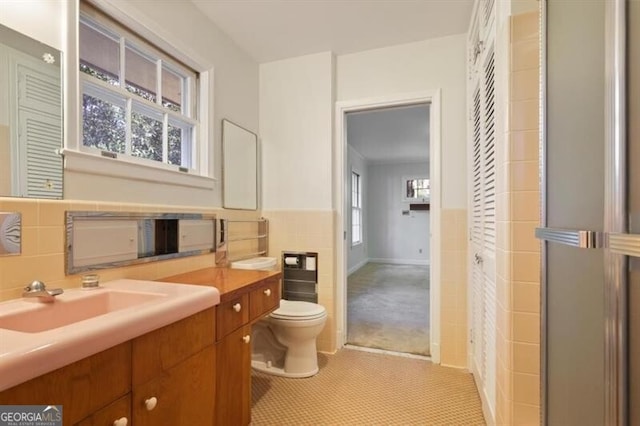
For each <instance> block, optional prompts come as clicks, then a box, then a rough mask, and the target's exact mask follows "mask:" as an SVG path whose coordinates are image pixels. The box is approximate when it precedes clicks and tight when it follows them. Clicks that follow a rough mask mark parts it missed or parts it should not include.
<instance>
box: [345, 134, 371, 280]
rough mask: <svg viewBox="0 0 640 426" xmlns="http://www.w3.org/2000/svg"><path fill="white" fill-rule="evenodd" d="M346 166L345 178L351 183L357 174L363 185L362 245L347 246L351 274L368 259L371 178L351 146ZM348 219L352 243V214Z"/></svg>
mask: <svg viewBox="0 0 640 426" xmlns="http://www.w3.org/2000/svg"><path fill="white" fill-rule="evenodd" d="M345 166H346V169H345V176H347V178H348V179H349V182H351V180H350V179H351V172H356V173H358V174H359V175H360V183H361V184H362V243H360V244H358V245H356V246H352V245H351V244H347V247H349V251H348V252H347V270H348V272H349V273H351V272H354V271H356V270H357V269H359V268H360V267H361V266H363V265H364V263H366V261H367V259H368V253H367V244H368V241H369V233H368V232H367V223H368V214H369V200H368V197H367V195H368V192H367V189H368V187H369V177H368V175H367V164H366V162H365V160H364V158H362V155H360V153H359V152H358V151H356V150H355V149H353V148H352V147H351V146H348V152H347V164H346V165H345ZM347 193H348V194H349V196H350V195H351V187H350V186H349V191H347ZM349 199H351V198H349ZM350 206H351V204H348V207H350ZM347 219H348V222H349V226H347V241H351V214H349V213H348V214H347Z"/></svg>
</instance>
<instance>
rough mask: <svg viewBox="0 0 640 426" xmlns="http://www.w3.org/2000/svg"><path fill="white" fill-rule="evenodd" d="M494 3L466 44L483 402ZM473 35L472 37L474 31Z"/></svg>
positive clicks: (473, 272) (490, 400) (491, 222)
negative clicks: (469, 82) (468, 71)
mask: <svg viewBox="0 0 640 426" xmlns="http://www.w3.org/2000/svg"><path fill="white" fill-rule="evenodd" d="M493 8H494V2H492V1H483V2H480V5H479V8H478V9H477V10H476V15H475V16H474V23H475V27H474V28H473V30H472V34H471V35H470V38H469V43H470V49H469V50H470V57H469V66H470V80H471V84H470V88H471V91H470V92H469V105H470V111H469V126H468V128H469V141H468V150H469V152H470V158H469V167H470V173H469V176H470V182H469V187H470V189H471V191H470V197H471V199H470V206H471V209H470V239H471V244H470V249H471V250H470V265H469V270H470V276H469V278H470V280H471V286H470V291H471V304H470V305H471V330H470V342H471V351H470V355H471V369H472V371H473V374H474V376H475V379H476V383H477V386H478V389H479V391H480V393H481V395H482V397H483V400H484V401H485V403H486V404H488V405H489V406H490V407H491V410H492V411H493V410H495V399H496V325H497V323H496V131H497V127H496V110H495V86H496V78H495V53H494V38H495V37H494V36H492V34H493V33H494V30H493V10H494V9H493ZM474 31H475V33H474Z"/></svg>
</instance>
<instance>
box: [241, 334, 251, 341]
mask: <svg viewBox="0 0 640 426" xmlns="http://www.w3.org/2000/svg"><path fill="white" fill-rule="evenodd" d="M242 341H243V342H245V343H249V342H250V341H251V336H250V335H248V334H247V335H246V336H242Z"/></svg>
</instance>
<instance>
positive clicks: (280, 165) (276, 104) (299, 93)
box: [260, 52, 334, 210]
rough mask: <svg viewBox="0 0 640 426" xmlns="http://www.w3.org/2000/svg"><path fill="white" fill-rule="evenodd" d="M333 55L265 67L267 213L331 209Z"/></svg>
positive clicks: (263, 127)
mask: <svg viewBox="0 0 640 426" xmlns="http://www.w3.org/2000/svg"><path fill="white" fill-rule="evenodd" d="M333 63H334V58H333V54H332V53H331V52H325V53H318V54H315V55H308V56H302V57H297V58H293V59H286V60H282V61H275V62H269V63H266V64H261V65H260V137H261V139H262V153H263V160H262V164H263V181H262V191H263V205H262V208H263V209H264V210H281V209H307V210H330V209H331V207H332V206H331V182H332V174H331V170H332V169H331V145H332V130H333V128H332V123H333V118H332V117H333V102H334V99H333V67H334V65H333Z"/></svg>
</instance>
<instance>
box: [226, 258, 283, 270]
mask: <svg viewBox="0 0 640 426" xmlns="http://www.w3.org/2000/svg"><path fill="white" fill-rule="evenodd" d="M231 267H232V268H234V269H251V270H259V271H275V270H277V269H278V260H277V259H276V258H275V257H253V258H251V259H244V260H238V261H235V262H231Z"/></svg>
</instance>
